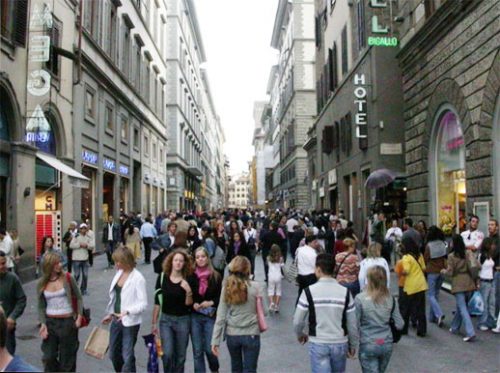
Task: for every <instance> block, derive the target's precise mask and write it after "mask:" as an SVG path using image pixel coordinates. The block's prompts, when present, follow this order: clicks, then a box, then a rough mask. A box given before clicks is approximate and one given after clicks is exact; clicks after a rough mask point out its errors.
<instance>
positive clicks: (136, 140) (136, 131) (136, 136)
mask: <svg viewBox="0 0 500 373" xmlns="http://www.w3.org/2000/svg"><path fill="white" fill-rule="evenodd" d="M134 148H137V149H139V128H137V127H134Z"/></svg>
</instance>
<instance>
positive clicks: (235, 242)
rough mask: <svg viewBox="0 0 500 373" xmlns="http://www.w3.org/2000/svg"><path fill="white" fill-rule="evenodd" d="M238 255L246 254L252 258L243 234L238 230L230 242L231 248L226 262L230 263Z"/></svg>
mask: <svg viewBox="0 0 500 373" xmlns="http://www.w3.org/2000/svg"><path fill="white" fill-rule="evenodd" d="M237 255H241V256H244V257H246V258H248V260H250V252H249V250H248V246H247V243H246V242H245V239H244V237H243V234H242V233H241V232H239V231H236V232H234V233H233V234H232V236H231V241H230V243H229V249H228V250H227V256H226V262H227V263H229V262H231V260H233V258H234V257H235V256H237Z"/></svg>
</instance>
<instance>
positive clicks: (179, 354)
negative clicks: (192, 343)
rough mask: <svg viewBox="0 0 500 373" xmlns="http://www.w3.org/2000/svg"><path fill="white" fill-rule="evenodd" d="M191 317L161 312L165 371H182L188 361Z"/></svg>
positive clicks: (178, 372)
mask: <svg viewBox="0 0 500 373" xmlns="http://www.w3.org/2000/svg"><path fill="white" fill-rule="evenodd" d="M190 324H191V317H190V316H189V315H187V316H172V315H166V314H164V313H162V314H161V318H160V336H161V344H162V347H163V357H162V360H163V371H164V372H165V373H167V372H168V373H182V372H184V364H185V362H186V350H187V346H188V342H189V330H190Z"/></svg>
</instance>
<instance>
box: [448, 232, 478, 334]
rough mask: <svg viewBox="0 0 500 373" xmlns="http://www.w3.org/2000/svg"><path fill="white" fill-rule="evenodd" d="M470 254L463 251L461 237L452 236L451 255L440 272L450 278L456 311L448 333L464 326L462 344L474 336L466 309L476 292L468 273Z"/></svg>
mask: <svg viewBox="0 0 500 373" xmlns="http://www.w3.org/2000/svg"><path fill="white" fill-rule="evenodd" d="M471 255H474V254H473V253H472V252H470V251H467V252H466V250H465V244H464V240H463V238H462V236H460V235H458V234H454V235H453V237H452V241H451V253H450V254H449V255H448V266H447V268H446V269H443V270H442V271H441V273H442V274H447V275H450V276H451V293H452V294H453V295H454V296H455V301H456V303H457V310H456V312H455V316H454V317H453V320H452V322H451V328H450V332H451V333H453V334H456V333H458V332H459V330H460V327H461V325H462V323H463V324H464V326H465V337H464V338H463V340H464V342H469V341H471V340H473V339H474V338H475V336H476V333H475V331H474V326H473V325H472V320H471V318H470V315H469V311H468V309H467V302H468V300H469V297H470V293H471V292H472V291H474V290H476V282H475V281H474V279H473V278H472V275H471V273H470V265H469V262H470V260H471V258H470V256H471Z"/></svg>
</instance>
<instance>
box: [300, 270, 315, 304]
mask: <svg viewBox="0 0 500 373" xmlns="http://www.w3.org/2000/svg"><path fill="white" fill-rule="evenodd" d="M316 281H318V279H317V278H316V275H315V274H314V273H312V274H310V275H306V276H304V275H298V276H297V284H298V285H299V295H298V296H297V302H298V301H299V298H300V294H302V290H304V289H305V288H306V287H308V286H310V285H312V284H315V283H316ZM297 302H296V303H297Z"/></svg>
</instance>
